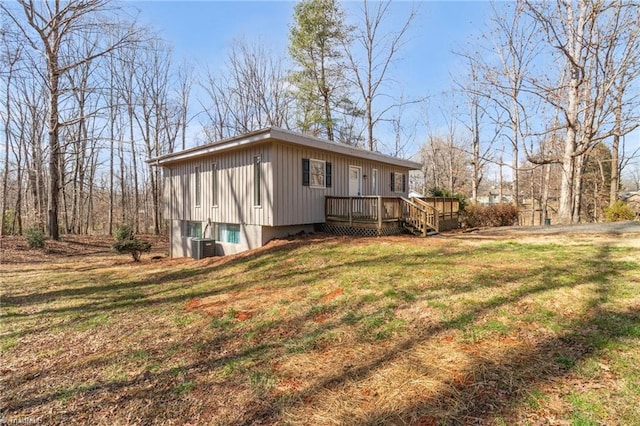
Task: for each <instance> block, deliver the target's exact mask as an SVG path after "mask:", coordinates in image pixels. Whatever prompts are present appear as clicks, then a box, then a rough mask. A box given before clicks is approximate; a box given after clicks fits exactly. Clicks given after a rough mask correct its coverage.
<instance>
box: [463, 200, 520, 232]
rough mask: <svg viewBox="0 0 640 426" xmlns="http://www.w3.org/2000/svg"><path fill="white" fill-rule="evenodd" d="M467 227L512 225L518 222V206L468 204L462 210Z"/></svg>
mask: <svg viewBox="0 0 640 426" xmlns="http://www.w3.org/2000/svg"><path fill="white" fill-rule="evenodd" d="M464 221H465V223H466V226H467V227H470V228H475V227H478V226H491V227H495V226H512V225H515V224H516V223H517V222H518V208H517V207H516V206H515V205H514V204H490V205H488V206H481V205H469V206H467V207H466V208H465V211H464Z"/></svg>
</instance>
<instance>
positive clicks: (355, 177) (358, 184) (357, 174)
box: [349, 166, 362, 197]
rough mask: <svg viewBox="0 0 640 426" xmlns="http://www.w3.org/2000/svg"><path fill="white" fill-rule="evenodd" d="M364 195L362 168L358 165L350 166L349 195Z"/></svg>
mask: <svg viewBox="0 0 640 426" xmlns="http://www.w3.org/2000/svg"><path fill="white" fill-rule="evenodd" d="M361 195H362V169H361V168H360V167H357V166H349V197H360V196H361Z"/></svg>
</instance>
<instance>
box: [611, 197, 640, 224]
mask: <svg viewBox="0 0 640 426" xmlns="http://www.w3.org/2000/svg"><path fill="white" fill-rule="evenodd" d="M635 217H636V215H635V213H634V212H633V210H632V209H631V207H629V205H628V204H625V203H624V202H623V201H621V200H618V201H616V202H615V203H613V205H612V206H609V207H607V208H606V209H604V220H605V221H607V222H621V221H624V220H633V219H635Z"/></svg>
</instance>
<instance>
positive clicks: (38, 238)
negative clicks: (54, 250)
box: [24, 227, 45, 249]
mask: <svg viewBox="0 0 640 426" xmlns="http://www.w3.org/2000/svg"><path fill="white" fill-rule="evenodd" d="M24 234H25V235H26V237H27V244H29V247H31V248H32V249H36V248H43V247H44V239H45V238H44V232H42V229H40V228H36V227H32V228H27V229H26V230H25V232H24Z"/></svg>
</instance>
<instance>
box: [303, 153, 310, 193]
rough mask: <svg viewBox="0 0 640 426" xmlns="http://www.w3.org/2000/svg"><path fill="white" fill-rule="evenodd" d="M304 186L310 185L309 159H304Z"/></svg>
mask: <svg viewBox="0 0 640 426" xmlns="http://www.w3.org/2000/svg"><path fill="white" fill-rule="evenodd" d="M302 186H309V159H308V158H303V159H302Z"/></svg>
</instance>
